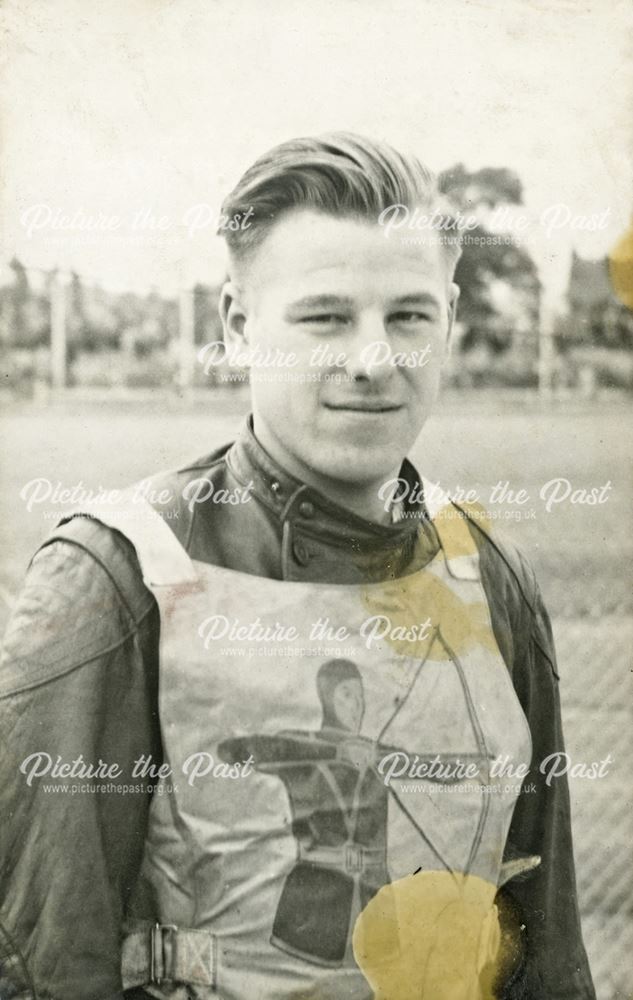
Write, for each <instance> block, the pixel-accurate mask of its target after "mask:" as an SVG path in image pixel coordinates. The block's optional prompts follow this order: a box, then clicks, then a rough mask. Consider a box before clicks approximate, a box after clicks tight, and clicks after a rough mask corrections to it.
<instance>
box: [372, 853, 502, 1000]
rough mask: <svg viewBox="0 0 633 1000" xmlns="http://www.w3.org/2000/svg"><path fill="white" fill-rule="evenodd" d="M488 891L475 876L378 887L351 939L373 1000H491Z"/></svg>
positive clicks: (494, 953)
mask: <svg viewBox="0 0 633 1000" xmlns="http://www.w3.org/2000/svg"><path fill="white" fill-rule="evenodd" d="M496 892H497V887H496V886H495V885H492V884H491V883H490V882H487V881H486V880H485V879H481V878H479V877H478V876H476V875H462V874H457V873H451V872H445V871H441V872H440V871H428V872H419V873H417V874H415V875H409V876H407V877H406V878H404V879H400V880H399V881H397V882H392V883H390V884H389V885H385V886H383V888H382V889H380V890H379V892H378V893H377V894H376V895H375V896H374V897H373V899H371V901H370V902H369V903H368V904H367V906H366V907H365V909H364V910H363V911H362V913H361V914H360V915H359V917H358V918H357V920H356V924H355V927H354V933H353V938H352V943H353V948H354V957H355V959H356V962H357V964H358V966H359V968H360V969H361V971H362V972H363V975H364V976H365V978H366V979H367V981H368V983H369V985H370V987H371V989H372V990H373V993H374V1000H494V996H495V994H494V983H495V979H496V978H497V970H498V969H499V968H500V966H501V961H502V956H501V952H502V950H503V949H502V948H501V932H500V927H499V918H498V912H497V907H496V906H495V902H494V900H495V895H496Z"/></svg>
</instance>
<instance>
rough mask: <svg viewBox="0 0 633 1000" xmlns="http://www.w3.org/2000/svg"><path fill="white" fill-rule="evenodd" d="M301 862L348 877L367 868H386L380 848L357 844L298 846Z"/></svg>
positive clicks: (384, 852)
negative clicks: (345, 873) (332, 869)
mask: <svg viewBox="0 0 633 1000" xmlns="http://www.w3.org/2000/svg"><path fill="white" fill-rule="evenodd" d="M299 857H300V859H301V861H306V862H308V863H309V864H313V865H320V866H321V867H323V868H334V869H336V870H337V871H342V872H347V873H348V874H350V875H354V874H358V873H362V872H365V871H367V870H368V869H369V868H376V867H381V866H382V867H386V864H387V853H386V851H385V849H384V848H381V847H361V846H360V845H359V844H341V845H340V846H339V847H304V846H303V845H302V844H301V845H300V846H299Z"/></svg>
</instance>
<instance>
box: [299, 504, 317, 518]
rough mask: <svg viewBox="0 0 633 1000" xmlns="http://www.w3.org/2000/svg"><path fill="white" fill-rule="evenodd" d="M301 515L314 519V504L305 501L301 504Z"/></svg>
mask: <svg viewBox="0 0 633 1000" xmlns="http://www.w3.org/2000/svg"><path fill="white" fill-rule="evenodd" d="M299 513H300V514H301V517H314V504H313V503H310V501H309V500H303V501H302V502H301V503H300V504H299Z"/></svg>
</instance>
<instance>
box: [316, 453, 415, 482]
mask: <svg viewBox="0 0 633 1000" xmlns="http://www.w3.org/2000/svg"><path fill="white" fill-rule="evenodd" d="M337 451H338V449H336V448H333V449H332V450H331V451H330V452H329V454H327V455H324V456H323V461H322V462H320V461H319V460H318V457H317V456H314V457H313V459H312V461H311V463H310V465H311V468H312V469H313V471H314V472H315V473H316V474H317V475H318V476H321V477H322V478H323V481H324V484H325V483H327V482H330V483H337V482H338V483H341V484H345V485H346V486H357V487H358V489H363V488H366V487H368V486H372V485H374V484H376V483H382V482H383V481H385V480H387V479H389V478H390V477H391V476H393V474H394V468H395V467H397V468H400V465H401V464H402V458H400V457H399V456H398V453H397V449H395V448H393V449H389V450H385V449H384V448H380V449H379V450H378V449H377V450H373V449H371V448H364V449H358V450H356V449H354V453H351V452H350V450H349V449H344V450H342V451H341V453H340V454H337Z"/></svg>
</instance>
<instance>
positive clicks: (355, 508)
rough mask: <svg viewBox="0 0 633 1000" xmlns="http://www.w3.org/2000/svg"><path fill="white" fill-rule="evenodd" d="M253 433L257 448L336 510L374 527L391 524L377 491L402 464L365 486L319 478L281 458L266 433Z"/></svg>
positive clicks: (296, 461) (295, 462)
mask: <svg viewBox="0 0 633 1000" xmlns="http://www.w3.org/2000/svg"><path fill="white" fill-rule="evenodd" d="M254 434H255V437H256V438H257V440H258V442H259V444H260V446H261V447H262V448H264V449H265V451H266V452H267V453H268V455H269V456H270V457H271V458H272V459H273V461H274V462H276V463H277V465H278V466H279V467H280V468H282V469H283V470H284V472H287V473H288V474H289V475H291V476H294V478H295V479H298V480H299V481H300V482H302V483H305V485H306V486H311V487H312V488H313V489H315V490H318V491H319V493H322V494H323V496H325V497H327V498H328V500H331V501H332V502H333V503H335V504H338V506H339V507H343V508H344V509H345V510H349V511H351V512H352V513H353V514H356V516H357V517H362V518H364V519H365V520H366V521H373V522H374V523H376V524H383V525H385V524H391V523H392V511H391V508H389V509H388V510H385V503H384V500H382V499H381V497H380V495H379V491H380V487H381V486H382V485H383V484H384V482H385V481H386V480H390V479H391V478H396V477H398V476H399V475H400V468H401V465H398V466H397V468H395V470H394V471H393V472H392V473H390V474H389V475H387V476H381V477H380V478H379V479H376V480H371V481H370V482H367V483H348V482H345V481H344V480H340V479H330V478H328V477H326V476H321V475H320V474H319V473H317V472H315V470H314V469H311V468H310V466H307V465H304V463H303V462H301V461H300V460H299V459H296V458H294V457H293V456H291V455H283V456H282V455H280V454H279V448H278V447H277V443H276V441H275V440H274V439H271V440H268V435H267V434H266V433H265V432H264V433H263V434H261V435H259V434H258V433H257V428H254ZM262 438H263V440H262Z"/></svg>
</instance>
